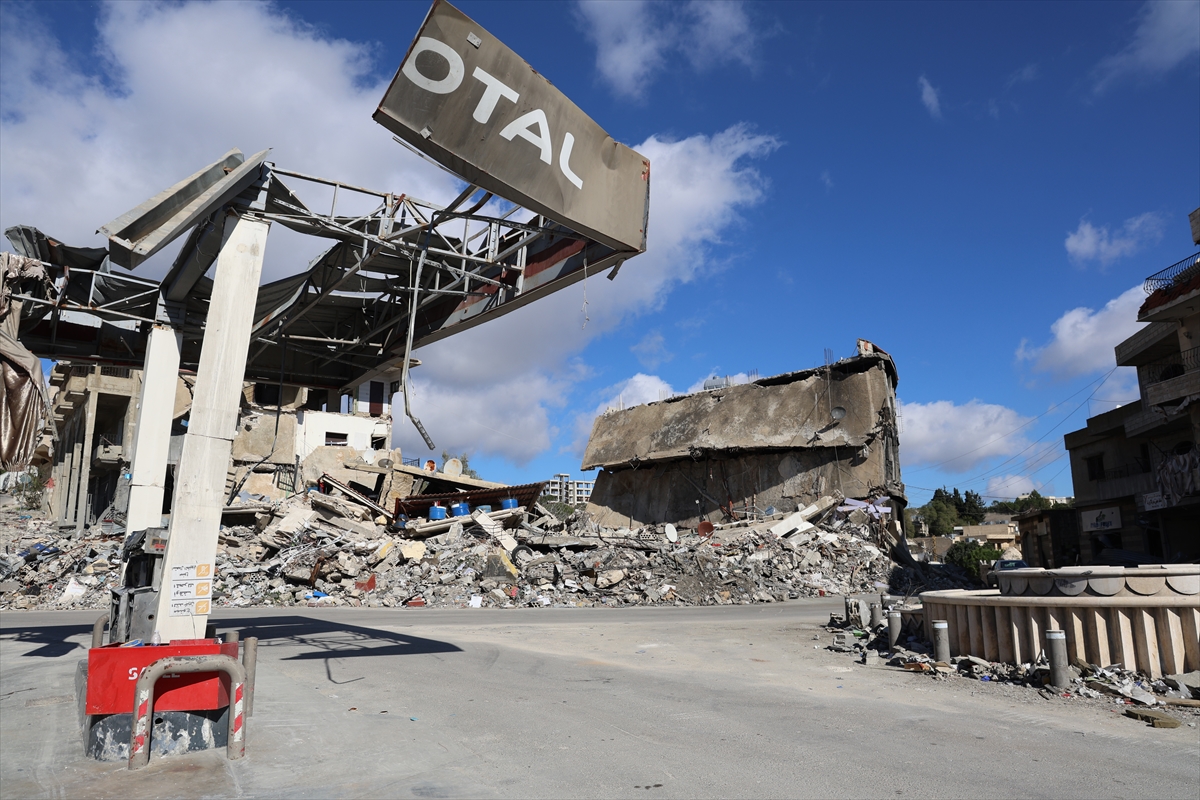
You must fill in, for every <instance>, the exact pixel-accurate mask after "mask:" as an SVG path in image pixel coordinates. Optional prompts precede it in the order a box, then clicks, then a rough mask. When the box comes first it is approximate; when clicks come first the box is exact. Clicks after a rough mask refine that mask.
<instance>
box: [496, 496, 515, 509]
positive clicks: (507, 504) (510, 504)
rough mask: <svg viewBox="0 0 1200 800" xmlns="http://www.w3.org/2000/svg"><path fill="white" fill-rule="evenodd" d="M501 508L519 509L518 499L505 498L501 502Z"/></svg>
mask: <svg viewBox="0 0 1200 800" xmlns="http://www.w3.org/2000/svg"><path fill="white" fill-rule="evenodd" d="M500 507H501V508H516V507H517V498H515V497H506V498H504V499H503V500H501V501H500Z"/></svg>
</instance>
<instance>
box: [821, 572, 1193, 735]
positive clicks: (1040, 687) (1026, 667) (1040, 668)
mask: <svg viewBox="0 0 1200 800" xmlns="http://www.w3.org/2000/svg"><path fill="white" fill-rule="evenodd" d="M894 599H895V598H888V597H887V596H886V595H884V596H882V597H880V601H881V603H882V605H883V606H884V607H885V608H889V609H900V610H902V611H903V610H913V609H914V608H919V606H916V607H913V606H906V605H903V604H894V603H889V602H888V600H894ZM867 605H868V604H867V602H866V601H864V600H861V599H855V598H849V597H848V598H846V611H847V614H846V615H839V614H834V615H833V616H832V617H831V618H830V620H829V624H828V625H826V626H825V628H826V630H827V631H829V632H830V633H832V634H833V638H832V640H831V641H830V643H829V644H828V645H827V647H826V649H827V650H830V651H832V652H835V653H848V654H850V655H852V656H853V657H854V658H855V660H856V661H857V662H858V663H860V664H863V665H865V666H876V665H879V664H880V663H881V662H883V663H886V664H887V665H888V666H891V667H898V668H900V669H903V670H905V671H907V672H914V673H918V674H923V675H928V676H929V677H930V678H932V679H934V680H949V679H951V678H959V679H967V680H972V681H978V682H981V683H988V684H993V685H997V686H1000V685H1006V686H1019V687H1026V688H1030V689H1036V690H1037V691H1038V692H1039V693H1040V694H1041V696H1042V697H1045V698H1046V699H1050V700H1059V699H1063V700H1075V699H1088V700H1103V701H1104V702H1108V703H1114V702H1115V703H1116V704H1117V705H1122V706H1125V705H1137V706H1162V705H1168V706H1172V707H1173V709H1174V710H1176V711H1178V712H1179V713H1184V714H1189V713H1195V714H1197V715H1200V700H1195V699H1192V697H1193V691H1195V690H1194V689H1193V686H1196V685H1197V684H1200V671H1192V672H1188V673H1184V674H1182V675H1171V676H1167V677H1164V678H1163V679H1162V680H1151V679H1150V678H1148V677H1146V676H1145V675H1143V674H1140V673H1137V672H1133V671H1131V670H1127V669H1125V668H1124V667H1123V666H1122V665H1121V664H1112V665H1110V666H1107V667H1099V666H1096V665H1094V664H1087V663H1085V662H1082V661H1076V662H1075V663H1073V664H1072V665H1071V666H1070V667H1069V672H1070V675H1071V685H1070V686H1069V687H1067V688H1065V689H1057V688H1055V687H1053V686H1051V685H1050V664H1049V662H1048V661H1047V660H1046V657H1045V654H1044V653H1042V654H1039V657H1038V660H1037V661H1034V662H1031V663H1025V664H1005V663H997V662H991V661H988V660H986V659H983V658H979V657H977V656H970V655H967V656H955V657H953V658H951V659H950V661H949V662H944V661H937V660H935V659H934V657H933V646H932V645H931V644H930V643H929V642H926V641H924V632H923V630H922V629H921V627H920V626H919V625H913V626H911V627H910V629H909V630H908V631H906V633H905V635H904V636H902V637H901V640H900V642H898V643H897V646H896V647H894V648H891V649H889V648H888V628H887V625H886V624H882V625H877V626H874V627H872V626H870V625H868V624H864V622H863V620H862V618H861V616H860V613H859V609H860V608H863V607H867ZM847 620H849V621H847ZM1197 696H1198V697H1200V692H1198V693H1197ZM1139 711H1140V709H1139ZM1126 715H1127V716H1134V717H1136V718H1137V719H1145V720H1146V721H1148V722H1150V723H1151V724H1152V725H1154V726H1155V727H1177V726H1176V725H1171V724H1170V723H1169V722H1162V723H1155V722H1154V720H1161V719H1163V718H1166V719H1167V720H1171V719H1173V718H1172V717H1169V716H1167V715H1165V714H1161V713H1160V712H1154V711H1149V712H1144V715H1135V714H1133V713H1130V712H1129V711H1127V712H1126Z"/></svg>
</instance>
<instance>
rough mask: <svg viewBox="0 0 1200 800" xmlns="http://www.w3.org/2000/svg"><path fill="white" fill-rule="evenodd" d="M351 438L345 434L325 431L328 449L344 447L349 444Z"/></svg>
mask: <svg viewBox="0 0 1200 800" xmlns="http://www.w3.org/2000/svg"><path fill="white" fill-rule="evenodd" d="M349 443H350V442H349V437H348V436H347V435H346V434H344V433H334V432H333V431H325V446H326V447H344V446H345V445H347V444H349Z"/></svg>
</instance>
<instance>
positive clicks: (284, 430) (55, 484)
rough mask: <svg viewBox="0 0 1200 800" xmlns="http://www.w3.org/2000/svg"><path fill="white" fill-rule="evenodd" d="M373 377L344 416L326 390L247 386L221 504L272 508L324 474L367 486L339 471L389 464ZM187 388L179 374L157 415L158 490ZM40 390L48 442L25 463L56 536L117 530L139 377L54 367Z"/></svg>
mask: <svg viewBox="0 0 1200 800" xmlns="http://www.w3.org/2000/svg"><path fill="white" fill-rule="evenodd" d="M382 377H383V380H368V381H363V382H362V383H361V384H359V385H357V386H353V387H351V388H350V389H349V390H348V391H347V392H346V395H347V399H346V407H347V411H346V412H345V413H342V412H340V410H339V409H340V407H341V405H340V404H341V402H342V397H341V396H339V395H334V394H333V393H331V392H328V391H327V390H323V389H310V388H307V387H302V386H293V385H286V384H285V385H282V386H280V385H279V384H272V383H254V382H249V381H247V382H246V383H245V384H244V386H243V389H242V399H241V403H240V409H239V413H238V421H237V432H236V434H235V436H234V438H233V447H232V449H231V453H230V459H229V464H228V469H227V471H226V481H225V497H226V503H227V505H229V504H232V503H236V502H237V500H238V499H239V498H238V495H244V496H245V497H247V498H249V497H254V498H258V499H261V500H266V501H278V500H281V499H283V498H284V497H286V496H288V495H291V494H295V493H297V492H302V491H304V489H305V488H306V487H307V486H313V485H316V483H317V481H318V480H319V479H320V478H321V476H322V474H324V473H325V472H329V473H331V474H334V476H335V477H338V478H339V479H344V480H346V481H347V482H352V483H369V484H370V485H371V487H374V485H375V484H376V482H377V481H376V478H375V476H374V475H369V476H368V475H364V474H360V471H349V469H350V468H347V467H346V466H345V465H346V464H347V463H349V464H351V465H352V466H354V467H357V466H370V465H371V464H373V463H374V462H376V461H377V460H379V459H380V458H389V457H391V456H392V455H393V454H392V451H391V440H392V415H391V400H392V396H393V394H394V393H395V392H396V391H397V388H398V384H399V379H398V376H390V375H384V376H382ZM389 378H391V380H389ZM195 381H196V377H195V375H194V374H191V373H181V374H180V375H179V378H178V380H177V382H176V387H175V402H174V407H173V408H172V409H170V410H169V411H168V410H167V409H161V410H160V413H164V414H166V413H170V415H171V419H172V424H171V440H170V447H169V451H168V457H167V464H168V473H167V479H168V481H171V479H172V476H173V471H174V468H175V466H176V465H178V463H179V458H180V456H181V454H182V451H183V440H184V436H185V434H186V432H187V426H188V418H189V415H190V412H191V406H192V395H193V392H194V388H195ZM50 384H51V391H52V394H53V400H52V406H51V414H50V417H51V420H52V424H53V425H54V428H55V435H54V436H53V437H52V436H46V437H44V439H43V442H42V443H41V445H40V446H39V448H38V450H37V452H36V453H35V457H34V463H35V465H40V468H41V472H42V473H43V476H44V478H46V479H47V480H46V485H47V488H48V489H49V491H48V494H47V499H46V502H47V505H48V510H49V513H50V515H51V516H52V518H53V519H55V520H56V521H57V523H58V526H59V527H60V528H69V529H73V530H75V531H76V532H80V531H82V530H83V529H84V528H85V527H90V526H91V525H94V524H98V523H108V524H110V525H119V524H120V522H121V520H122V519H123V517H124V514H125V511H126V508H127V506H128V501H129V470H130V460H131V451H132V442H133V438H134V435H135V431H136V423H137V414H138V408H137V406H138V398H139V397H140V395H141V387H142V370H140V369H137V368H134V367H122V366H115V365H101V364H92V363H86V362H69V361H61V362H59V363H57V364H55V366H54V368H53V369H52V370H51V373H50ZM367 494H368V495H374V494H375V490H374V488H371V489H369V490H367ZM166 499H167V500H168V502H169V499H170V494H169V493H168V494H167V495H166ZM166 511H169V507H164V512H166Z"/></svg>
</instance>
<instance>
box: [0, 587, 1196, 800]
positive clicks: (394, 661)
mask: <svg viewBox="0 0 1200 800" xmlns="http://www.w3.org/2000/svg"><path fill="white" fill-rule="evenodd" d="M840 607H841V604H840V601H794V602H789V603H783V604H769V605H766V604H764V605H757V606H737V607H717V608H712V607H708V608H631V609H541V610H535V609H530V610H522V609H513V610H486V609H484V610H436V609H426V610H423V611H414V610H408V611H398V610H390V609H280V610H264V609H248V610H244V611H239V612H233V611H232V610H223V612H222V613H223V616H222V617H220V618H218V620H217V621H218V623H219V624H220V626H221V627H225V628H231V627H237V628H239V629H241V630H243V631H244V635H250V634H255V635H257V636H259V637H260V639H261V640H262V645H261V647H260V651H259V652H260V661H259V695H258V700H257V706H256V714H255V716H254V717H253V718H252V719H251V720H250V725H249V747H248V751H247V753H248V755H247V757H246V758H245V759H243V760H242V761H238V762H232V763H230V762H226V761H225V759H224V754H223V753H222V752H208V753H202V754H193V755H189V756H180V757H174V758H162V759H157V760H153V761H152V762H151V764H150V766H149V767H148V768H146V769H145V770H142V771H140V772H137V773H131V772H128V771H127V770H126V769H125V768H124V765H123V764H111V763H109V764H102V763H98V762H94V761H90V760H88V759H86V758H84V757H83V756H82V755H80V752H79V745H78V739H77V727H76V723H75V710H74V705H73V698H72V694H73V689H72V685H71V681H72V678H73V672H74V664H75V662H76V661H77V660H78V659H79V657H81V656H82V655H83V650H82V647H81V646H82V645H83V644H84V643H85V642H86V641H87V637H88V632H89V631H90V625H89V623H90V622H91V620H92V617H93V616H94V612H5V613H3V614H2V615H0V667H2V668H0V739H2V742H3V754H4V758H3V759H0V795H2V796H3V797H5V798H8V797H12V798H18V797H21V798H23V797H47V796H54V797H64V796H65V797H122V798H125V797H130V798H133V797H283V796H287V797H313V798H325V797H407V796H415V797H458V796H481V797H492V796H513V797H624V796H637V797H647V796H653V797H718V796H720V797H729V796H738V797H785V796H786V797H892V798H894V797H907V796H920V797H968V796H969V797H1047V796H1052V797H1183V798H1195V797H1196V796H1197V792H1198V791H1200V729H1197V728H1195V727H1188V726H1186V725H1185V726H1184V727H1181V728H1177V729H1154V728H1149V727H1147V726H1145V725H1144V724H1142V723H1138V722H1135V721H1133V720H1130V719H1127V718H1125V717H1123V716H1122V715H1121V714H1120V711H1121V710H1122V709H1120V708H1119V707H1117V706H1116V705H1115V704H1112V703H1110V702H1106V701H1091V700H1071V701H1066V700H1046V699H1044V698H1043V697H1041V696H1040V695H1039V694H1038V693H1037V692H1035V691H1033V690H1030V689H1025V688H1017V687H1005V686H994V685H987V684H981V683H979V682H974V681H968V680H965V679H952V680H944V681H935V680H931V679H930V678H929V677H927V676H920V675H913V674H909V673H905V672H902V671H899V670H896V669H894V668H889V667H863V666H861V665H856V664H854V663H853V662H852V661H851V660H850V659H849V657H848V656H845V655H841V654H836V653H831V652H829V651H827V650H825V649H823V648H824V645H825V644H827V643H828V641H829V639H830V634H828V633H826V632H825V631H823V630H822V629H821V628H820V624H821V623H823V622H825V621H826V620H827V619H828V616H829V613H830V612H831V611H837V610H840ZM814 636H817V637H819V638H818V639H816V640H814V638H813V637H814ZM1180 716H1181V718H1182V717H1183V715H1180ZM1189 721H1192V722H1193V723H1194V722H1195V718H1194V717H1192V718H1190V719H1189Z"/></svg>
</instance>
